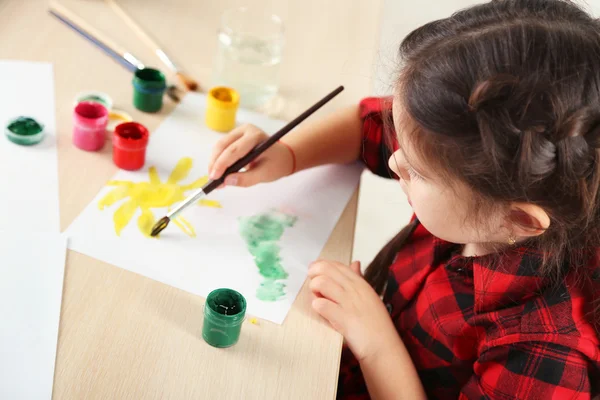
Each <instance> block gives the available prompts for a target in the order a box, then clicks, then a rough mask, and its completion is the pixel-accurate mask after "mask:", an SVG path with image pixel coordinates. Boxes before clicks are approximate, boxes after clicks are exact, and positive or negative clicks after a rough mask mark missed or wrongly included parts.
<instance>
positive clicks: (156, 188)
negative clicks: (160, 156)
mask: <svg viewBox="0 0 600 400" xmlns="http://www.w3.org/2000/svg"><path fill="white" fill-rule="evenodd" d="M192 164H193V161H192V159H191V158H189V157H184V158H182V159H181V160H179V162H178V163H177V165H176V166H175V168H174V169H173V172H171V175H170V176H169V179H167V181H166V182H164V183H163V182H161V180H160V177H159V176H158V172H157V171H156V167H154V166H152V167H150V168H149V169H148V175H149V181H148V182H131V181H110V182H108V183H107V186H113V187H114V189H113V190H111V191H110V192H109V193H108V194H107V195H106V196H104V197H103V198H102V199H101V200H100V201H99V202H98V208H99V209H100V210H104V208H106V207H110V206H112V205H113V204H115V203H117V202H119V201H121V200H123V199H127V200H126V201H125V202H123V204H121V206H120V207H119V208H118V209H117V210H116V211H115V213H114V214H113V221H114V225H115V232H116V233H117V236H120V235H121V231H122V230H123V229H124V228H125V227H126V226H127V225H128V224H129V222H130V221H131V219H132V218H133V216H134V214H135V212H136V210H137V209H138V208H139V209H140V210H141V212H142V213H141V214H140V216H139V217H138V220H137V225H138V228H139V230H140V232H142V233H143V234H144V235H145V236H147V237H150V232H151V231H152V227H153V226H154V223H155V222H156V220H155V217H154V214H153V213H152V209H153V208H165V207H166V208H170V207H171V206H173V205H175V204H176V203H179V202H180V201H182V200H185V198H186V197H187V196H186V192H188V191H190V190H196V189H199V188H201V187H202V186H204V185H205V184H206V182H208V177H206V176H203V177H200V178H198V179H197V180H195V181H194V182H192V183H190V184H187V185H181V184H180V182H181V181H182V180H184V179H185V178H187V176H188V174H189V172H190V170H191V168H192ZM198 204H199V205H201V206H205V207H216V208H220V207H221V204H220V203H219V202H218V201H215V200H206V199H204V200H200V201H199V202H198ZM173 222H174V223H175V224H176V225H177V226H178V227H179V228H180V229H181V230H182V231H183V232H184V233H186V234H187V235H189V236H191V237H194V236H196V231H195V229H194V227H193V226H192V225H191V224H190V223H189V222H188V221H187V220H185V219H184V218H183V217H178V218H176V219H175V220H173Z"/></svg>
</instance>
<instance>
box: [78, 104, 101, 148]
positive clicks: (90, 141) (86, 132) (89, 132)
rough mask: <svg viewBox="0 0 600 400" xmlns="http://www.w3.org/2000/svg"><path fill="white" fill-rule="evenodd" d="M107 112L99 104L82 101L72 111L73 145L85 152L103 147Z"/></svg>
mask: <svg viewBox="0 0 600 400" xmlns="http://www.w3.org/2000/svg"><path fill="white" fill-rule="evenodd" d="M107 125H108V110H107V109H106V107H104V106H103V105H102V104H100V103H95V102H91V101H82V102H80V103H78V104H77V105H76V106H75V110H74V111H73V144H74V145H75V146H77V147H78V148H80V149H82V150H86V151H98V150H100V149H102V147H104V141H105V135H106V126H107Z"/></svg>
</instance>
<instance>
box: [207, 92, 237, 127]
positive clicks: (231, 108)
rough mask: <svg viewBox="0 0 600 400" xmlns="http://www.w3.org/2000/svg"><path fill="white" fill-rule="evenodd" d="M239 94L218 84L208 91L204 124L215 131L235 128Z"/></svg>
mask: <svg viewBox="0 0 600 400" xmlns="http://www.w3.org/2000/svg"><path fill="white" fill-rule="evenodd" d="M239 104H240V95H239V94H238V92H236V91H235V90H233V89H231V88H228V87H224V86H218V87H215V88H212V89H211V90H210V91H209V92H208V99H207V105H206V126H208V127H209V128H210V129H212V130H215V131H217V132H229V131H230V130H232V129H233V128H235V116H236V113H237V110H238V106H239Z"/></svg>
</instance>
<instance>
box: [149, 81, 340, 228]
mask: <svg viewBox="0 0 600 400" xmlns="http://www.w3.org/2000/svg"><path fill="white" fill-rule="evenodd" d="M342 90H344V87H343V86H340V87H338V88H337V89H335V90H334V91H333V92H331V93H329V94H328V95H327V96H325V97H323V98H322V99H321V100H320V101H319V102H317V103H315V104H314V105H313V106H312V107H310V108H309V109H308V110H306V111H304V112H303V113H302V114H300V115H299V116H298V117H296V118H295V119H294V120H293V121H291V122H290V123H289V124H287V125H286V126H284V127H283V128H281V129H280V130H279V131H278V132H277V133H275V134H273V135H272V136H270V137H269V138H268V139H266V140H265V141H264V142H262V143H260V144H258V145H257V146H256V147H255V148H254V149H252V150H251V151H250V152H249V153H248V154H246V155H245V156H244V157H242V158H240V159H239V160H238V161H237V162H235V163H234V164H233V165H232V166H230V167H229V168H227V169H226V170H225V172H224V173H223V175H222V176H221V177H220V178H218V179H214V180H210V181H209V182H208V183H207V184H206V185H204V186H203V187H202V188H200V189H198V190H196V191H195V192H194V193H192V194H191V195H190V196H189V197H188V198H187V199H185V200H184V201H183V202H181V203H180V204H179V205H178V206H177V207H175V208H174V209H173V210H171V211H170V212H169V213H168V214H167V215H166V216H164V217H162V218H161V219H160V220H159V221H158V222H157V223H156V224H155V225H154V227H153V228H152V233H151V236H156V235H158V234H159V233H160V232H162V231H163V230H164V229H165V228H166V227H167V226H168V225H169V222H171V220H173V219H175V218H177V216H178V215H179V214H180V213H181V212H182V211H183V210H185V209H186V208H187V207H189V206H190V205H191V204H194V203H195V202H196V201H198V200H199V199H201V198H202V197H204V196H206V195H208V194H209V193H210V192H212V191H213V190H215V189H216V188H218V187H219V186H221V185H222V184H223V182H225V178H226V177H227V176H228V175H230V174H232V173H234V172H238V171H239V170H241V169H242V168H244V167H245V166H247V165H248V164H250V163H251V162H252V161H254V160H255V159H256V158H257V157H258V156H259V155H261V154H262V153H263V152H264V151H265V150H267V149H268V148H269V147H271V146H272V145H273V144H274V143H276V142H277V141H278V140H279V139H281V138H282V137H283V136H284V135H285V134H287V133H288V132H289V131H291V130H292V129H294V128H295V127H296V126H298V124H300V123H301V122H302V121H304V120H305V119H306V118H308V117H309V116H310V115H312V114H313V113H314V112H315V111H317V110H318V109H319V108H321V107H323V105H325V104H326V103H327V102H329V101H330V100H331V99H333V98H334V97H335V96H337V95H338V94H339V93H340V92H341V91H342Z"/></svg>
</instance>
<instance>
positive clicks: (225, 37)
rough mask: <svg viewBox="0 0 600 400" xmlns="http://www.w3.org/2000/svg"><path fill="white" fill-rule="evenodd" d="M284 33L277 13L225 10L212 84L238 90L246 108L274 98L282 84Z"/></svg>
mask: <svg viewBox="0 0 600 400" xmlns="http://www.w3.org/2000/svg"><path fill="white" fill-rule="evenodd" d="M283 32H284V30H283V22H282V21H281V18H279V17H278V16H277V15H274V14H269V13H266V12H264V11H262V10H259V9H252V8H247V7H243V8H237V9H232V10H229V11H227V12H225V13H224V14H223V17H222V20H221V28H220V29H219V32H218V48H217V56H216V60H215V64H214V70H213V79H212V86H228V87H232V88H233V89H235V90H237V91H238V93H239V94H240V105H241V106H242V107H246V108H253V109H256V108H259V107H260V106H263V105H264V104H265V103H267V102H268V101H269V100H271V99H272V98H273V97H274V96H275V95H276V94H277V90H278V85H279V66H280V64H281V56H282V51H283V44H284V34H283Z"/></svg>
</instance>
